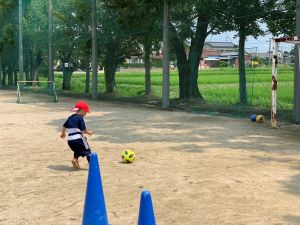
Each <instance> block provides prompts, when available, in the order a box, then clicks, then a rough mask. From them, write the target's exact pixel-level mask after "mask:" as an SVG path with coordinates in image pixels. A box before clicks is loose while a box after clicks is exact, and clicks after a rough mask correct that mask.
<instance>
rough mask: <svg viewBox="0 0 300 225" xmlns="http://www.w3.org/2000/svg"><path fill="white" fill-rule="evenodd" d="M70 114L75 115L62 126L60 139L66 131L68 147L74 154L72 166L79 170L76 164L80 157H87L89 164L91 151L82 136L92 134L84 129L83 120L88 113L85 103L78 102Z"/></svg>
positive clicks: (64, 135)
mask: <svg viewBox="0 0 300 225" xmlns="http://www.w3.org/2000/svg"><path fill="white" fill-rule="evenodd" d="M72 112H75V114H73V115H71V116H70V117H69V118H68V119H67V120H66V122H65V123H64V124H63V128H62V131H61V135H60V137H61V138H65V137H66V130H67V131H68V145H69V146H70V148H71V149H72V151H73V152H74V157H73V159H72V164H73V167H74V168H75V169H80V166H79V162H78V158H79V157H80V156H82V157H87V160H88V162H90V154H91V149H90V147H89V145H88V143H87V139H86V137H85V136H84V134H88V135H92V134H93V132H92V131H90V130H87V129H86V125H85V122H84V118H83V117H84V116H86V114H87V113H90V109H89V106H88V104H87V103H86V102H84V101H79V102H77V103H76V104H75V107H74V109H73V110H72Z"/></svg>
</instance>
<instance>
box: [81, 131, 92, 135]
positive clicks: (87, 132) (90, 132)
mask: <svg viewBox="0 0 300 225" xmlns="http://www.w3.org/2000/svg"><path fill="white" fill-rule="evenodd" d="M82 133H83V134H88V135H92V134H93V131H90V130H83V131H82Z"/></svg>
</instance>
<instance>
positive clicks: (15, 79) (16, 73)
mask: <svg viewBox="0 0 300 225" xmlns="http://www.w3.org/2000/svg"><path fill="white" fill-rule="evenodd" d="M17 82H18V72H17V70H14V85H17Z"/></svg>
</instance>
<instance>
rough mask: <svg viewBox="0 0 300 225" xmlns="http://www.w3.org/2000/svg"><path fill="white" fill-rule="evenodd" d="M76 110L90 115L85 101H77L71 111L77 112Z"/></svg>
mask: <svg viewBox="0 0 300 225" xmlns="http://www.w3.org/2000/svg"><path fill="white" fill-rule="evenodd" d="M78 110H83V111H85V112H88V113H90V112H91V111H90V108H89V105H88V104H87V103H86V102H85V101H79V102H77V103H76V104H75V107H74V109H72V112H77V111H78Z"/></svg>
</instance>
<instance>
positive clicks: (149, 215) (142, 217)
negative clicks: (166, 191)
mask: <svg viewBox="0 0 300 225" xmlns="http://www.w3.org/2000/svg"><path fill="white" fill-rule="evenodd" d="M138 225H156V223H155V216H154V210H153V205H152V200H151V194H150V192H149V191H147V190H146V191H143V192H142V195H141V202H140V212H139V220H138Z"/></svg>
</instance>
